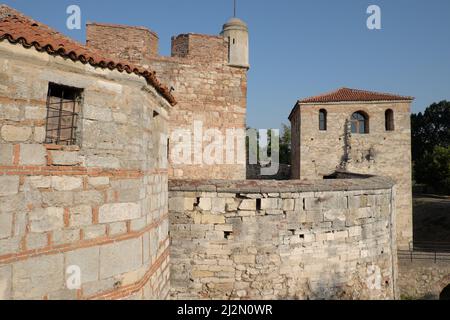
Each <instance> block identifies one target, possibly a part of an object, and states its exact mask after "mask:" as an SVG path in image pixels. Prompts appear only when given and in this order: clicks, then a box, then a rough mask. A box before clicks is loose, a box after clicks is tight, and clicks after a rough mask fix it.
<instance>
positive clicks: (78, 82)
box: [0, 6, 411, 299]
mask: <svg viewBox="0 0 450 320" xmlns="http://www.w3.org/2000/svg"><path fill="white" fill-rule="evenodd" d="M248 48H249V46H248V28H247V26H246V25H245V23H244V22H242V21H241V20H239V19H236V18H233V19H231V20H230V21H229V22H228V23H226V24H225V25H224V26H223V30H222V32H221V34H220V35H217V36H211V35H201V34H192V33H189V34H184V35H179V36H177V37H174V38H173V39H172V54H171V57H162V56H160V55H159V53H158V36H157V35H156V34H155V33H154V32H152V31H150V30H148V29H146V28H141V27H128V26H121V25H110V24H99V23H90V24H88V26H87V44H86V45H81V44H79V43H77V42H75V41H73V40H71V39H69V38H67V37H65V36H63V35H62V34H60V33H58V32H56V31H55V30H53V29H51V28H49V27H47V26H45V25H43V24H41V23H39V22H37V21H34V20H32V19H31V18H28V17H26V16H24V15H22V14H21V13H19V12H17V11H15V10H13V9H11V8H9V7H7V6H0V299H166V298H169V297H172V298H175V299H178V298H195V299H215V298H241V299H251V298H253V299H286V298H289V299H292V298H294V299H307V298H308V299H323V298H329V299H358V298H359V299H394V298H398V297H399V290H398V283H397V278H398V277H397V273H398V270H397V267H398V264H397V242H396V236H395V234H396V227H395V223H394V221H395V218H396V214H399V218H398V223H397V228H399V229H397V230H398V233H399V237H400V238H401V240H402V241H405V239H407V238H408V237H409V236H410V231H409V230H410V226H411V222H410V198H408V197H409V195H410V183H411V180H410V177H408V173H410V171H408V170H410V163H409V162H408V161H407V160H408V157H409V148H410V141H409V139H410V138H409V104H410V102H411V98H407V97H398V96H392V95H380V94H375V93H368V92H360V91H355V90H349V89H343V90H341V91H339V92H338V93H336V94H335V95H337V96H338V97H341V96H344V98H342V97H341V99H343V100H336V98H326V97H327V96H323V97H318V98H314V99H312V100H308V101H306V100H305V101H303V102H299V103H298V104H297V106H296V108H295V110H294V111H293V113H292V115H291V117H290V119H291V120H292V121H293V128H294V131H295V130H296V131H295V132H293V138H294V141H295V142H296V144H295V145H294V148H293V149H294V154H295V156H294V158H295V159H296V162H295V163H294V170H295V172H294V177H296V178H302V180H296V181H283V182H279V181H246V180H245V177H246V168H245V167H246V161H245V140H244V139H243V138H244V134H245V132H244V129H245V122H246V95H247V70H248V68H249V58H248ZM159 80H161V81H162V82H163V83H165V84H167V85H168V86H164V85H162V84H161V82H160V81H159ZM335 95H332V96H335ZM174 96H176V99H175V98H174ZM324 97H325V98H324ZM328 97H329V96H328ZM322 109H323V110H322ZM321 110H322V111H321ZM344 110H345V111H344ZM389 110H390V111H389ZM323 111H325V112H323ZM353 114H354V117H353V119H351V118H350V117H351V116H352V115H353ZM319 115H320V116H319ZM383 119H385V120H388V121H386V123H384V122H383V121H384V120H383ZM319 120H320V121H319ZM300 121H301V122H300ZM300 124H302V125H300ZM198 126H200V131H203V133H204V132H205V131H206V130H207V129H214V130H215V131H214V130H213V131H212V132H214V133H215V134H216V135H218V136H227V135H228V133H229V131H232V133H234V136H233V140H231V144H235V154H234V157H233V158H234V159H233V160H234V161H230V162H229V163H228V164H218V163H205V161H204V159H202V157H200V159H199V158H197V157H199V153H198V152H197V151H198V149H196V148H199V149H201V152H202V149H204V148H205V144H207V143H208V141H207V140H206V141H205V139H204V135H203V133H201V135H198V136H196V135H195V134H194V136H193V137H192V136H189V137H190V139H191V140H189V141H183V143H181V144H180V143H179V141H174V140H173V136H174V135H173V133H175V132H177V131H178V130H181V131H183V130H184V131H191V132H192V130H194V131H195V130H198V129H199V127H198ZM383 126H385V129H386V130H383ZM318 128H320V129H326V130H327V131H323V132H321V130H319V129H318ZM352 129H354V131H356V132H359V133H370V134H368V135H363V134H351V131H352ZM392 129H395V131H392V132H391V130H392ZM366 131H367V132H366ZM234 139H235V140H236V141H234ZM243 141H244V143H242V142H243ZM318 141H321V144H316V142H318ZM177 145H182V146H185V147H192V148H191V149H189V154H188V158H190V159H191V163H175V162H174V159H173V158H171V160H172V162H171V163H168V161H167V159H168V153H169V155H170V154H172V152H171V151H174V150H175V148H176V146H177ZM227 147H229V145H227ZM224 149H225V146H224ZM392 150H397V151H398V152H397V153H395V152H392ZM175 151H176V150H175ZM403 151H404V153H405V154H406V157H403V155H402V154H401V153H402V152H403ZM224 153H225V152H224ZM242 155H244V159H242ZM175 160H176V159H175ZM228 160H229V159H228ZM325 160H326V161H325ZM409 161H410V158H409ZM225 163H226V162H225ZM336 169H345V170H348V171H355V172H360V173H371V174H379V175H386V176H391V177H393V178H394V179H396V181H397V185H395V183H394V182H393V180H392V179H390V178H386V177H376V176H366V175H351V174H348V173H340V174H337V175H336V176H335V178H336V179H323V177H324V176H327V175H330V174H332V173H334V172H336ZM169 178H171V179H170V181H169ZM211 179H215V180H211ZM396 189H397V190H396ZM396 191H397V192H396ZM396 195H397V196H396ZM399 195H400V196H401V197H399ZM404 195H406V196H404ZM395 201H397V202H396V203H397V206H395V205H394V203H395ZM395 207H396V208H395ZM408 210H409V212H408ZM169 229H170V233H169ZM169 235H170V238H169ZM171 244H172V245H171ZM169 248H170V253H169ZM78 275H80V276H81V278H78V277H77V276H78ZM76 279H79V280H80V281H81V283H77V281H74V280H76Z"/></svg>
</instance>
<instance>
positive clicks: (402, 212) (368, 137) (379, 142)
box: [291, 101, 412, 248]
mask: <svg viewBox="0 0 450 320" xmlns="http://www.w3.org/2000/svg"><path fill="white" fill-rule="evenodd" d="M321 109H325V110H326V111H327V131H319V110H321ZM388 109H392V110H393V112H394V126H395V128H394V131H386V129H385V111H386V110H388ZM357 111H363V112H365V113H366V114H367V115H368V117H369V130H370V133H369V134H352V135H351V137H350V139H349V141H346V137H345V132H346V121H347V120H348V119H349V118H350V117H351V115H352V114H353V113H354V112H357ZM291 119H292V128H293V130H292V135H293V136H292V137H293V139H292V141H293V156H294V157H293V159H294V160H295V161H294V163H293V165H292V167H293V178H296V179H299V178H301V179H312V180H314V179H322V178H323V177H324V176H328V175H330V174H333V173H334V172H335V171H336V169H337V168H338V167H339V166H340V164H341V163H342V161H343V159H344V158H345V157H346V155H345V150H346V147H350V149H351V151H350V154H349V155H348V156H349V158H350V159H351V160H350V161H348V162H347V168H346V170H348V171H349V172H354V173H360V174H372V175H379V176H385V177H390V178H392V179H394V181H395V182H396V188H397V194H398V195H399V196H398V197H397V199H396V206H397V208H396V214H397V230H398V235H397V240H398V244H399V247H402V248H409V245H410V242H411V241H412V169H411V161H412V160H411V124H410V102H395V101H393V102H386V103H383V102H377V103H372V102H366V103H326V104H301V105H300V106H299V108H297V110H296V111H295V113H294V114H293V116H292V117H291Z"/></svg>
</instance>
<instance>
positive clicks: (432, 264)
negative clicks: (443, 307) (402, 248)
mask: <svg viewBox="0 0 450 320" xmlns="http://www.w3.org/2000/svg"><path fill="white" fill-rule="evenodd" d="M416 254H417V253H416ZM424 256H425V255H424ZM438 258H440V260H438V261H434V260H433V257H432V254H428V258H427V259H423V257H422V259H423V260H419V259H417V256H415V258H414V259H413V260H412V261H411V260H410V259H408V257H406V256H405V257H404V258H402V259H399V274H398V285H399V292H400V296H401V298H402V299H408V300H423V299H425V300H438V299H439V295H440V294H441V292H442V290H444V288H445V287H447V286H448V285H450V254H448V253H447V254H443V253H440V254H438ZM443 258H446V260H444V259H443Z"/></svg>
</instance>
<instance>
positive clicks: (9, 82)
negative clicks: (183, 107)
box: [0, 41, 169, 299]
mask: <svg viewBox="0 0 450 320" xmlns="http://www.w3.org/2000/svg"><path fill="white" fill-rule="evenodd" d="M0 79H1V84H0V155H1V156H0V299H119V298H128V299H131V298H147V299H155V298H159V299H163V298H166V297H167V296H168V292H169V282H168V280H169V255H168V252H169V251H168V248H169V239H168V227H169V223H168V204H167V198H168V190H167V183H168V177H167V176H168V173H167V161H166V157H167V151H166V148H167V140H166V135H165V134H167V132H168V124H167V122H168V110H169V104H168V103H167V102H166V101H165V100H164V99H163V98H162V97H161V96H160V95H159V94H157V93H156V91H155V90H154V89H153V87H151V86H149V85H148V84H147V83H146V81H145V79H143V78H142V77H139V76H137V75H129V74H126V73H120V72H118V71H110V70H103V69H96V68H93V67H91V66H90V65H85V64H82V63H80V62H73V61H71V60H65V59H63V58H60V57H56V56H50V55H48V54H47V53H40V52H37V51H36V50H35V49H34V48H31V49H25V48H24V47H22V46H21V45H11V44H9V43H8V42H5V41H3V42H0ZM49 82H52V83H57V84H62V85H66V86H72V87H77V88H81V89H83V103H82V111H81V115H80V117H79V121H78V123H77V126H78V128H79V129H78V130H79V138H80V139H79V141H77V142H78V143H77V145H75V146H64V147H63V146H57V145H46V144H44V141H45V132H46V115H47V111H46V99H47V92H48V86H49ZM162 137H163V138H162ZM69 266H78V267H79V268H80V271H81V287H80V288H79V289H78V290H69V289H68V288H67V286H66V280H67V279H68V276H69V275H68V274H66V271H67V270H68V267H69Z"/></svg>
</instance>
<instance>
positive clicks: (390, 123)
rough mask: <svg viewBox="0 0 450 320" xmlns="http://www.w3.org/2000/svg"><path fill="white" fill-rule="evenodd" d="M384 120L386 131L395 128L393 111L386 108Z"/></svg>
mask: <svg viewBox="0 0 450 320" xmlns="http://www.w3.org/2000/svg"><path fill="white" fill-rule="evenodd" d="M385 122H386V131H394V130H395V125H394V111H392V110H391V109H389V110H386V113H385Z"/></svg>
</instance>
